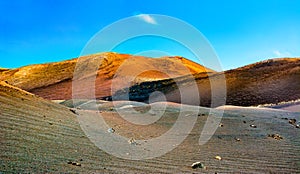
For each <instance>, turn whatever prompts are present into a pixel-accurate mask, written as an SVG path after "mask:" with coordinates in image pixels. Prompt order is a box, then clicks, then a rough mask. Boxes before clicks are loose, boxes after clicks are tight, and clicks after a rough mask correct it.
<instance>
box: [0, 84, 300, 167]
mask: <svg viewBox="0 0 300 174" xmlns="http://www.w3.org/2000/svg"><path fill="white" fill-rule="evenodd" d="M100 103H101V102H100ZM117 104H118V105H115V107H112V103H102V104H99V105H97V106H101V107H100V111H97V110H83V109H84V108H83V109H82V108H81V109H78V110H75V112H76V114H74V113H73V112H71V111H70V109H69V108H66V107H64V106H62V105H58V104H56V103H53V102H49V101H46V100H44V99H41V98H38V97H35V96H32V95H29V94H26V93H24V92H22V91H19V90H17V89H15V88H10V87H3V86H0V120H1V121H0V143H1V146H0V151H1V154H0V159H1V160H0V171H1V172H2V173H215V172H217V173H299V172H300V139H299V137H300V129H297V128H295V126H293V125H291V124H289V120H288V119H290V118H295V119H296V120H297V122H298V121H299V119H300V114H299V113H295V112H288V111H281V110H272V109H258V108H241V107H233V106H226V107H223V109H225V113H224V116H223V118H222V120H221V123H222V124H223V126H222V127H218V128H217V130H216V132H215V134H214V135H213V136H212V138H211V139H210V140H209V141H208V142H207V143H205V144H204V145H199V137H200V135H201V131H202V129H203V126H204V124H205V122H206V121H207V119H208V118H209V117H213V116H208V113H209V111H210V110H209V109H207V108H202V107H197V109H198V111H199V114H197V115H191V114H190V113H189V111H188V110H195V107H191V106H187V105H185V106H181V105H178V104H175V103H168V106H167V109H166V112H164V114H163V115H162V117H161V118H160V119H159V120H158V121H156V122H154V123H153V124H150V125H147V126H145V125H137V124H132V123H129V122H128V121H126V120H125V119H124V118H123V117H120V115H119V113H120V112H121V111H122V113H123V114H125V115H126V114H127V115H129V116H132V117H136V118H138V117H139V116H140V115H141V114H144V115H145V117H155V113H153V112H148V111H149V109H151V106H149V105H145V104H139V103H136V102H119V103H117ZM154 105H156V106H157V107H156V108H159V107H158V106H160V107H161V108H163V107H162V106H163V103H157V104H153V106H154ZM153 106H152V107H153ZM89 107H90V106H89ZM132 108H134V110H135V112H132V110H131V109H132ZM182 108H186V110H185V111H184V112H186V113H184V114H185V115H186V119H183V120H182V121H183V123H184V122H185V121H188V119H195V120H196V123H195V125H194V126H193V129H192V130H191V132H190V133H189V134H188V135H187V138H186V139H185V140H184V141H183V142H182V143H181V144H180V145H177V144H174V146H176V148H175V149H174V150H172V151H170V152H168V153H166V154H165V155H163V156H160V157H157V158H154V159H146V160H128V159H122V158H117V157H115V156H112V155H110V154H108V153H106V152H104V151H103V150H100V149H99V148H98V147H97V146H96V145H95V144H94V143H92V139H91V138H92V137H91V136H89V135H86V134H85V133H84V131H83V130H82V129H81V126H82V125H81V126H80V124H79V120H80V118H83V117H86V118H97V117H100V116H101V117H102V118H103V119H104V120H105V121H106V123H107V124H108V127H112V128H114V130H115V132H114V133H113V134H116V135H122V136H124V137H126V138H128V140H129V139H131V138H134V139H136V141H137V142H140V141H142V142H143V144H141V145H133V146H132V147H131V148H141V147H143V146H145V147H147V143H148V144H149V143H150V141H151V139H153V138H155V137H160V136H161V135H162V134H164V133H166V132H167V131H168V130H170V129H171V128H172V127H173V125H174V123H175V122H176V120H177V119H178V117H179V113H180V111H181V109H182ZM118 109H120V110H118ZM220 109H222V108H218V110H220ZM157 110H159V109H157ZM157 110H156V111H157ZM118 112H119V113H118ZM139 113H140V114H139ZM251 124H253V125H256V126H257V127H256V128H253V127H250V125H251ZM298 124H299V123H298ZM84 126H85V127H88V126H89V125H84ZM84 126H83V127H84ZM91 126H92V125H91ZM97 131H98V132H99V131H100V133H101V131H104V132H105V133H107V129H104V130H101V129H100V128H99V129H98V128H97V130H95V132H97ZM275 133H278V134H279V135H280V136H282V137H283V139H281V140H276V139H274V138H271V137H268V134H275ZM178 136H180V135H178ZM175 137H176V136H175ZM237 139H240V141H237ZM101 141H102V142H109V141H111V140H109V139H105V137H103V138H102V139H101ZM166 141H170V142H172V139H165V140H162V141H161V144H162V145H163V144H164V143H166ZM159 148H160V147H159V146H158V147H157V149H159ZM146 150H147V149H145V151H146ZM148 150H149V149H148ZM150 150H152V151H153V150H155V149H150ZM128 154H129V155H130V152H128ZM217 155H218V156H220V157H221V158H222V160H216V159H215V156H217ZM197 161H200V162H201V163H203V164H204V165H205V166H206V169H202V168H197V169H192V168H191V164H192V163H194V162H197ZM68 162H77V163H80V165H81V166H76V165H72V164H68Z"/></svg>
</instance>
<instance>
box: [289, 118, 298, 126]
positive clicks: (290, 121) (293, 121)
mask: <svg viewBox="0 0 300 174" xmlns="http://www.w3.org/2000/svg"><path fill="white" fill-rule="evenodd" d="M296 121H297V120H296V119H294V118H292V119H289V123H290V124H292V125H294V124H296Z"/></svg>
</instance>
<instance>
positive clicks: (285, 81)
mask: <svg viewBox="0 0 300 174" xmlns="http://www.w3.org/2000/svg"><path fill="white" fill-rule="evenodd" d="M223 75H225V78H226V89H227V97H226V104H229V105H238V106H251V105H259V104H265V103H278V102H282V101H290V100H295V99H299V98H300V80H299V79H300V59H299V58H298V59H296V58H292V59H289V58H285V59H270V60H266V61H263V62H258V63H255V64H251V65H248V66H244V67H241V68H237V69H233V70H228V71H225V72H224V74H222V73H214V74H211V75H210V76H207V75H206V74H202V73H199V74H195V75H194V77H193V78H190V77H180V78H177V79H176V81H179V84H181V86H184V87H183V88H182V90H181V91H179V90H178V87H177V85H176V83H175V81H174V80H173V79H167V80H161V81H156V82H151V83H148V82H145V83H141V84H140V85H135V86H132V87H131V88H130V89H128V90H129V96H130V99H131V100H137V101H147V100H148V98H149V95H150V94H151V93H152V92H154V91H162V92H163V93H165V96H166V98H167V101H172V102H177V103H181V102H182V101H181V98H180V95H181V94H182V95H185V97H187V98H190V100H189V101H188V102H184V103H186V104H192V105H199V101H197V100H196V99H195V100H193V99H194V98H195V93H193V92H191V91H192V90H191V89H190V84H191V83H192V82H193V81H194V80H195V81H196V83H197V86H198V91H199V94H200V95H199V97H200V100H201V102H200V105H201V106H211V92H212V91H211V88H212V87H211V82H212V81H213V82H214V83H215V84H216V85H215V86H214V90H215V92H216V93H218V90H219V89H221V88H222V86H220V85H218V82H220V84H222V83H221V81H220V80H222V76H223ZM126 92H128V91H126ZM123 93H124V92H123ZM116 95H120V96H122V91H119V92H118V93H117V94H116ZM116 98H117V97H116Z"/></svg>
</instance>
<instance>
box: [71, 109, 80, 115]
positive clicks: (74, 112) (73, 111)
mask: <svg viewBox="0 0 300 174" xmlns="http://www.w3.org/2000/svg"><path fill="white" fill-rule="evenodd" d="M70 111H71V112H72V113H73V114H76V115H78V113H77V112H76V110H75V109H73V108H70Z"/></svg>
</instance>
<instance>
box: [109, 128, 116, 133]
mask: <svg viewBox="0 0 300 174" xmlns="http://www.w3.org/2000/svg"><path fill="white" fill-rule="evenodd" d="M107 132H109V133H114V132H115V129H114V128H109V129H107Z"/></svg>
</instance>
